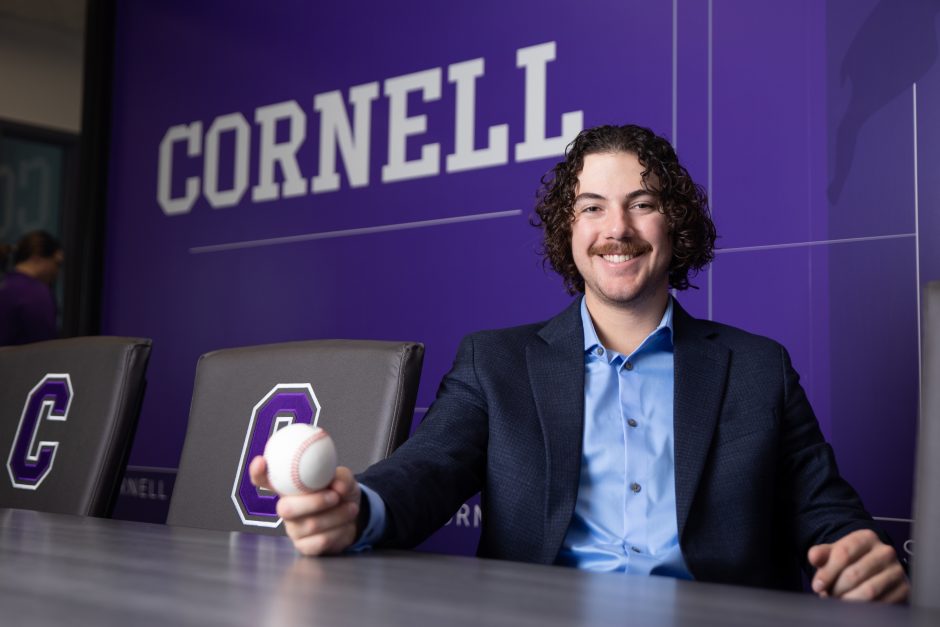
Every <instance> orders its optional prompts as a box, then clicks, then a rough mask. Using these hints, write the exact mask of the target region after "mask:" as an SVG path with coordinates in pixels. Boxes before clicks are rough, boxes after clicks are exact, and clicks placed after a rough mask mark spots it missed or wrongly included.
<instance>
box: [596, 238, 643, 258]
mask: <svg viewBox="0 0 940 627" xmlns="http://www.w3.org/2000/svg"><path fill="white" fill-rule="evenodd" d="M651 250H653V246H652V245H651V244H650V243H649V242H647V241H645V240H630V241H626V242H607V243H605V244H594V245H592V246H591V247H590V248H589V249H588V254H591V255H629V256H631V257H637V256H639V255H642V254H644V253H648V252H650V251H651Z"/></svg>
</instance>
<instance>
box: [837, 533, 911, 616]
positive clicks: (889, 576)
mask: <svg viewBox="0 0 940 627" xmlns="http://www.w3.org/2000/svg"><path fill="white" fill-rule="evenodd" d="M889 548H890V547H889ZM909 592H910V584H909V583H908V582H907V577H906V576H905V575H904V569H903V568H902V567H901V564H900V563H898V561H897V560H895V562H894V564H891V565H889V566H888V567H886V568H885V569H884V570H881V571H879V572H878V573H877V574H875V575H873V576H872V577H870V578H868V579H866V580H865V581H864V582H862V583H860V584H859V585H858V586H856V587H854V588H852V589H851V590H849V591H848V592H846V593H845V594H844V595H841V598H843V599H845V600H847V601H885V602H888V603H900V602H902V601H904V600H906V599H907V595H908V594H909Z"/></svg>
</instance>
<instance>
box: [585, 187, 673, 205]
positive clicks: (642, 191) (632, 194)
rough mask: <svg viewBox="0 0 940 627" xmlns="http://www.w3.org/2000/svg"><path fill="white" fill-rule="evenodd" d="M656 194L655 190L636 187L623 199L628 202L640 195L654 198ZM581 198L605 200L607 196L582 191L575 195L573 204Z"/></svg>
mask: <svg viewBox="0 0 940 627" xmlns="http://www.w3.org/2000/svg"><path fill="white" fill-rule="evenodd" d="M656 195H657V194H656V193H655V192H653V191H650V190H648V189H637V190H634V191H632V192H630V193H629V194H627V197H626V198H625V199H624V200H626V201H627V202H630V201H633V200H636V199H637V198H639V197H640V196H652V197H654V198H655V197H656ZM583 200H607V197H606V196H602V195H601V194H595V193H594V192H584V193H583V194H578V195H577V196H575V198H574V204H578V203H579V202H581V201H583Z"/></svg>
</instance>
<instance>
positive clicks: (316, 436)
mask: <svg viewBox="0 0 940 627" xmlns="http://www.w3.org/2000/svg"><path fill="white" fill-rule="evenodd" d="M325 437H326V431H324V430H323V429H317V430H316V431H315V432H314V433H313V435H311V436H310V437H309V438H307V439H306V440H304V441H303V442H301V443H300V446H298V447H297V450H296V451H294V457H293V458H292V459H291V463H290V480H291V482H292V483H293V484H294V487H295V488H296V489H298V490H300V491H301V492H304V493H305V494H312V493H313V492H314V490H311V489H310V488H308V487H307V486H305V485H304V484H303V482H302V481H301V480H300V458H301V457H303V455H304V452H305V451H306V450H307V449H308V448H310V447H311V446H312V445H313V443H314V442H316V441H318V440H322V439H323V438H325Z"/></svg>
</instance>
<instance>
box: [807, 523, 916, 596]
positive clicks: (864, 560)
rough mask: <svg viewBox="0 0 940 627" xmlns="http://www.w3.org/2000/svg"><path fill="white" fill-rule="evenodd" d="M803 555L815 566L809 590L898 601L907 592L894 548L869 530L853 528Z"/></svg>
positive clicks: (907, 586) (908, 587) (907, 583)
mask: <svg viewBox="0 0 940 627" xmlns="http://www.w3.org/2000/svg"><path fill="white" fill-rule="evenodd" d="M807 558H808V559H809V562H810V563H811V564H812V565H814V566H817V571H816V575H815V576H814V577H813V590H814V591H815V592H816V593H817V594H819V596H823V597H825V596H830V595H831V596H834V597H838V598H842V599H846V600H855V601H884V602H888V603H900V602H902V601H905V600H906V599H907V597H908V595H909V594H910V583H909V582H908V580H907V576H906V575H905V574H904V569H903V568H902V567H901V564H900V562H898V559H897V555H896V553H895V551H894V549H893V548H892V547H891V546H890V545H887V544H884V543H883V542H881V540H880V539H879V538H878V536H877V535H875V533H874V532H873V531H870V530H867V529H866V530H860V531H854V532H852V533H850V534H848V535H847V536H845V537H844V538H841V539H840V540H838V541H837V542H834V543H832V544H821V545H817V546H814V547H812V548H811V549H810V551H809V554H808V555H807Z"/></svg>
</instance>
